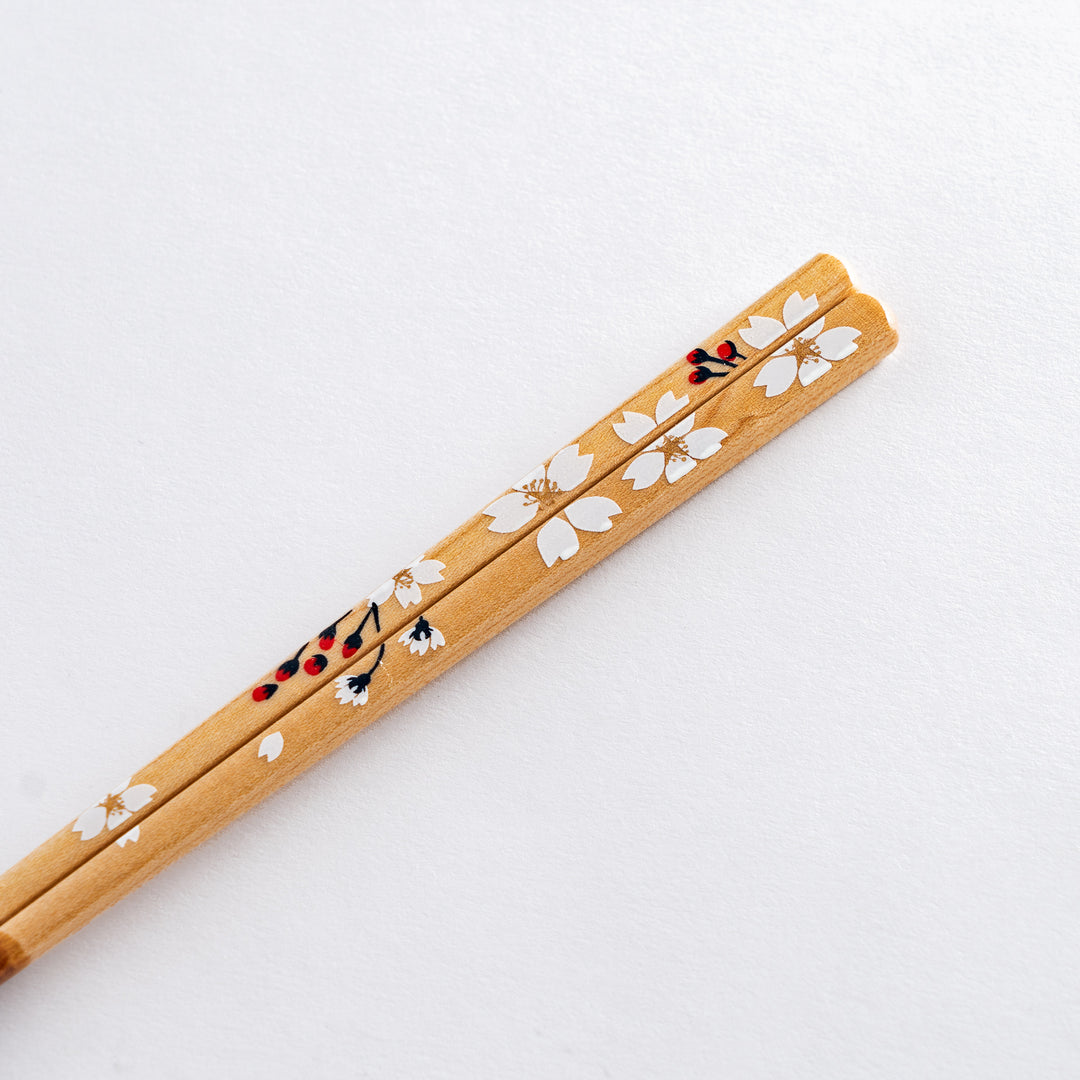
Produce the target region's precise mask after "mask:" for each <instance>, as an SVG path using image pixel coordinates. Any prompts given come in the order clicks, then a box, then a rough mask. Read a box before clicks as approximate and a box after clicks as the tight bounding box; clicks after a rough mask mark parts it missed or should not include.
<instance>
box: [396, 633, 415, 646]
mask: <svg viewBox="0 0 1080 1080" xmlns="http://www.w3.org/2000/svg"><path fill="white" fill-rule="evenodd" d="M411 637H412V631H411V630H406V631H405V633H404V634H402V635H401V637H399V638H398V641H400V642H401V644H402V645H408V644H409V638H411Z"/></svg>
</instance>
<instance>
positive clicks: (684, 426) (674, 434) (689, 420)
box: [667, 413, 694, 439]
mask: <svg viewBox="0 0 1080 1080" xmlns="http://www.w3.org/2000/svg"><path fill="white" fill-rule="evenodd" d="M693 426H694V414H693V413H691V414H690V415H689V416H684V417H683V418H682V419H681V420H680V421H679V422H678V423H677V424H676V425H675V426H674V427H673V428H672V429H671V430H670V431H669V432H668V433H667V434H668V435H669V436H670V437H671V438H673V439H681V438H682V437H683V436H684V435H685V434H686V433H687V432H688V431H689V430H690V429H691V428H692V427H693Z"/></svg>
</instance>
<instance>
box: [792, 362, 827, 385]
mask: <svg viewBox="0 0 1080 1080" xmlns="http://www.w3.org/2000/svg"><path fill="white" fill-rule="evenodd" d="M831 367H832V364H830V363H829V361H828V360H804V361H803V362H802V363H801V364H800V365H799V382H801V383H802V384H803V386H809V385H810V384H811V383H812V382H813V381H814V380H815V379H820V378H821V376H822V375H824V374H825V372H826V371H828V370H829V368H831Z"/></svg>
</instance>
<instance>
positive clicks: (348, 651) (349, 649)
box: [341, 645, 356, 660]
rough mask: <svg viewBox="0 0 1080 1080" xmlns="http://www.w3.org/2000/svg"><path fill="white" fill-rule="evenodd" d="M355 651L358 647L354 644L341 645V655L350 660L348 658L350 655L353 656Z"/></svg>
mask: <svg viewBox="0 0 1080 1080" xmlns="http://www.w3.org/2000/svg"><path fill="white" fill-rule="evenodd" d="M355 652H356V648H355V646H353V645H342V646H341V655H342V656H344V657H345V659H346V660H348V658H349V657H350V656H352V655H353V653H355Z"/></svg>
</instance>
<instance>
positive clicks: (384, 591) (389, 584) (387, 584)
mask: <svg viewBox="0 0 1080 1080" xmlns="http://www.w3.org/2000/svg"><path fill="white" fill-rule="evenodd" d="M393 592H394V579H393V578H389V579H388V580H387V581H384V582H383V583H382V584H381V585H380V586H379V587H378V588H377V589H376V590H375V591H374V592H373V593H372V594H371V595H370V596H369V597H368V603H369V604H385V603H386V601H387V600H389V599H390V597H391V595H392V594H393Z"/></svg>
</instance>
